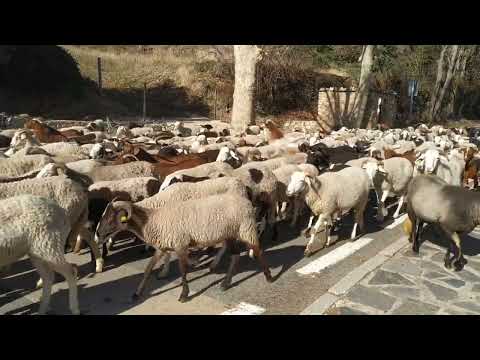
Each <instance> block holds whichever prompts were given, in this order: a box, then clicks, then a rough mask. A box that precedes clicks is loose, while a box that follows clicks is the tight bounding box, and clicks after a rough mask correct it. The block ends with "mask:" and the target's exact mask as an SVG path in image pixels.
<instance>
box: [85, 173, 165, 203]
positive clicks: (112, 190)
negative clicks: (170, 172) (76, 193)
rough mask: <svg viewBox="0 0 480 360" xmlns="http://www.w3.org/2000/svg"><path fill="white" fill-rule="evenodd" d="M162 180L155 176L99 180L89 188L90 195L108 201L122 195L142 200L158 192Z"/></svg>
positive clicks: (134, 200)
mask: <svg viewBox="0 0 480 360" xmlns="http://www.w3.org/2000/svg"><path fill="white" fill-rule="evenodd" d="M159 188H160V182H159V181H158V180H157V179H156V178H153V177H137V178H129V179H122V180H116V181H99V182H96V183H95V184H92V185H90V186H89V188H88V197H89V198H90V199H92V198H102V199H106V200H108V201H111V200H113V199H114V198H115V197H121V198H122V199H123V200H128V201H133V202H137V201H141V200H143V199H146V198H148V197H150V196H153V195H155V194H156V193H158V190H159Z"/></svg>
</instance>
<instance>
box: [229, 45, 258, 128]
mask: <svg viewBox="0 0 480 360" xmlns="http://www.w3.org/2000/svg"><path fill="white" fill-rule="evenodd" d="M233 53H234V58H235V88H234V92H233V108H232V127H233V129H234V130H235V131H237V132H243V131H244V130H245V129H246V128H247V127H248V126H249V125H251V124H254V123H255V99H254V95H255V77H256V65H257V62H258V61H260V60H261V57H262V51H261V49H260V48H259V47H257V46H256V45H234V46H233Z"/></svg>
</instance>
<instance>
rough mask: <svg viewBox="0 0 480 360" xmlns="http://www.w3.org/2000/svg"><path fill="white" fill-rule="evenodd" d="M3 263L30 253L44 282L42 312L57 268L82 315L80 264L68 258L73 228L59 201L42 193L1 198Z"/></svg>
mask: <svg viewBox="0 0 480 360" xmlns="http://www.w3.org/2000/svg"><path fill="white" fill-rule="evenodd" d="M0 208H1V209H2V211H1V212H0V223H1V224H2V226H0V267H2V266H5V265H9V264H11V263H13V262H15V261H17V260H19V259H20V258H22V257H23V256H25V255H28V256H29V257H30V260H31V262H32V264H33V266H34V267H35V268H36V269H37V271H38V273H39V275H40V277H41V279H42V282H43V284H44V286H43V292H42V298H41V302H40V308H39V314H41V315H43V314H45V313H46V312H47V310H48V307H49V304H50V296H51V292H52V285H53V281H54V271H55V272H58V273H59V274H61V275H62V276H63V277H64V278H65V279H66V280H67V283H68V287H69V305H70V311H71V312H72V314H75V315H79V314H80V310H79V306H78V294H77V280H76V277H77V268H76V267H75V266H74V265H71V264H69V263H68V262H67V261H66V259H65V254H64V247H65V243H66V241H67V237H68V235H69V232H70V223H69V221H68V218H67V216H66V213H65V210H64V209H62V208H61V207H60V206H59V205H57V204H56V203H55V201H53V200H50V199H45V198H42V197H39V196H32V195H18V196H14V197H10V198H8V199H5V200H0Z"/></svg>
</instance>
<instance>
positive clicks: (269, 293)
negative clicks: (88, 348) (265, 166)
mask: <svg viewBox="0 0 480 360" xmlns="http://www.w3.org/2000/svg"><path fill="white" fill-rule="evenodd" d="M394 210H395V207H393V208H391V209H390V216H389V217H388V218H387V219H386V221H385V223H384V224H382V225H381V226H380V225H379V224H377V223H376V221H375V220H374V218H373V215H374V209H372V208H368V209H367V214H366V217H365V218H366V219H367V220H369V221H368V222H367V231H366V234H365V235H364V236H362V237H361V238H359V239H357V240H356V241H355V242H351V241H350V240H349V239H348V238H349V234H350V232H351V229H352V218H351V215H347V216H346V217H345V219H344V220H342V223H341V224H340V230H339V231H337V233H336V234H335V235H336V236H335V237H336V238H337V239H338V240H337V241H336V242H335V243H334V244H333V245H331V246H330V247H328V248H325V249H323V250H321V251H319V252H317V253H315V254H314V255H313V256H311V257H308V258H305V257H304V255H303V252H304V248H305V245H306V243H307V240H306V238H305V237H304V236H303V235H302V234H300V230H298V229H294V228H291V227H290V226H289V225H288V223H283V222H282V223H280V225H279V238H278V239H277V240H276V241H275V242H273V241H271V239H270V235H271V233H270V232H269V231H267V232H266V233H265V234H264V236H263V238H262V244H263V247H264V249H265V259H266V260H267V262H268V263H269V265H270V268H271V271H272V275H273V276H274V278H275V279H276V280H275V282H273V283H268V282H266V280H265V278H264V275H263V273H262V272H261V270H260V267H259V265H258V263H257V262H256V261H255V260H252V259H250V258H249V257H248V255H247V254H246V253H243V254H242V256H241V259H240V262H239V266H238V271H237V273H236V274H235V276H234V277H233V280H232V287H231V288H229V289H228V290H227V291H222V290H221V289H220V286H219V285H220V282H221V280H222V279H223V278H224V276H225V273H226V269H227V266H228V260H229V259H228V256H225V257H224V258H223V260H222V262H221V263H220V266H219V268H218V270H217V271H216V273H211V272H210V271H209V269H208V264H209V262H210V261H211V259H212V257H208V256H205V257H204V258H202V261H201V263H200V264H199V265H198V266H197V267H196V268H194V269H192V271H191V272H190V273H189V275H188V280H189V286H190V298H189V301H188V302H186V303H180V302H178V297H179V295H180V291H181V287H180V273H179V270H178V263H177V261H176V259H175V258H174V257H173V259H172V264H171V267H170V274H169V276H168V278H166V279H157V278H156V277H155V276H152V277H151V278H150V281H149V282H148V284H147V287H146V291H145V295H144V297H143V298H141V299H140V300H139V301H136V302H133V301H132V299H131V296H132V295H133V293H134V291H135V289H136V287H137V286H138V284H139V282H140V281H141V279H142V276H143V271H144V269H145V267H146V265H147V263H148V260H149V258H150V256H151V255H152V253H151V252H146V253H145V252H144V251H142V249H143V246H142V245H141V244H140V243H138V242H135V241H133V240H128V241H123V242H122V241H119V242H117V243H116V244H115V246H114V248H113V251H112V252H111V253H110V256H109V258H108V259H107V262H106V264H105V270H104V272H103V273H101V274H92V265H91V263H89V260H90V255H89V254H88V252H87V251H86V250H84V251H82V253H81V254H80V255H76V254H67V258H68V260H69V261H70V262H72V263H75V264H77V265H78V266H79V277H80V278H79V281H78V287H79V302H80V308H81V311H82V313H83V314H222V313H225V312H226V313H232V312H233V313H238V312H239V313H249V314H299V313H301V312H302V311H303V310H304V309H305V308H307V307H308V306H309V305H310V304H312V303H313V302H315V300H316V299H318V298H319V297H320V296H321V295H323V294H324V293H325V292H326V291H327V290H328V289H329V288H330V287H331V286H333V285H334V284H335V283H337V282H338V281H339V280H341V279H342V278H343V277H344V276H345V275H346V274H348V273H349V272H351V271H352V270H353V269H355V268H357V267H358V266H360V265H361V264H362V263H364V262H365V261H367V260H368V259H370V258H372V257H373V256H375V255H376V254H377V253H378V252H379V251H381V250H383V249H384V248H386V247H387V246H389V245H391V244H392V243H393V242H395V241H396V240H398V239H399V238H401V237H402V236H403V233H402V231H401V227H399V226H396V227H393V226H389V225H390V224H391V223H392V219H391V215H392V213H393V211H394ZM301 222H303V225H306V223H307V222H308V219H307V217H306V216H305V217H303V218H302V219H301ZM396 223H397V225H398V223H399V221H397V222H396ZM394 225H395V224H394ZM37 279H38V275H37V274H36V272H35V270H34V269H33V268H32V266H31V264H30V261H29V260H28V258H24V259H22V260H20V261H18V262H17V263H15V264H14V265H13V266H12V268H11V269H10V270H9V271H8V272H6V273H4V274H2V275H1V279H0V314H35V313H36V312H37V309H38V301H39V299H40V295H41V290H35V289H34V286H35V283H36V281H37ZM62 280H63V279H62V278H61V277H60V276H57V283H56V284H55V285H54V288H53V294H52V302H51V308H52V313H53V314H69V310H68V303H67V300H68V296H67V291H66V289H67V285H66V283H65V282H64V281H62Z"/></svg>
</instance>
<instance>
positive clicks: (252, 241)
mask: <svg viewBox="0 0 480 360" xmlns="http://www.w3.org/2000/svg"><path fill="white" fill-rule="evenodd" d="M199 214H201V216H199ZM212 224H214V226H212ZM119 231H130V232H133V233H134V234H135V235H137V236H138V237H139V238H141V239H142V240H143V241H145V242H146V243H147V244H150V245H152V246H154V247H155V248H156V252H155V254H154V256H153V257H152V259H151V260H150V263H149V264H148V265H147V268H146V269H145V275H144V278H143V280H142V282H141V283H140V285H139V287H138V288H137V291H136V292H135V294H134V298H138V297H140V296H141V294H142V292H143V289H144V286H145V284H146V281H147V279H148V277H149V275H150V273H151V270H152V269H153V267H154V266H155V264H156V263H157V262H158V261H159V260H160V259H161V257H162V256H163V255H164V253H165V252H166V251H170V250H174V251H175V252H176V254H177V256H178V259H179V264H180V271H181V273H182V293H181V295H180V298H179V301H180V302H185V301H187V300H188V295H189V287H188V283H187V272H188V248H189V247H191V246H198V247H209V246H214V245H216V244H219V243H223V242H225V241H226V242H227V243H228V244H229V246H230V247H231V249H232V260H231V263H230V267H229V270H228V273H227V276H226V277H225V279H224V280H223V282H222V284H221V288H222V289H223V290H226V289H228V288H229V287H230V284H231V280H232V276H233V272H234V269H235V267H236V265H237V263H238V260H239V258H240V255H239V250H238V248H237V246H236V245H237V244H236V240H238V241H240V242H242V243H244V244H246V245H247V247H249V248H250V249H251V250H252V251H253V253H254V255H255V257H256V258H257V260H258V261H259V263H260V264H261V266H262V268H263V272H264V274H265V278H266V279H267V281H269V282H272V281H273V278H272V276H271V273H270V270H269V268H268V265H267V263H266V262H265V261H264V259H263V256H262V251H261V250H260V245H259V241H258V235H257V231H256V223H255V211H254V209H253V206H252V204H251V203H250V202H249V201H248V200H247V199H245V198H243V197H241V196H238V195H233V194H232V195H227V194H223V195H215V196H210V197H208V198H203V199H199V200H189V201H185V202H182V203H180V204H176V205H172V206H168V207H164V208H159V209H148V208H146V207H142V206H140V205H138V204H132V203H131V202H125V201H113V202H112V203H110V204H109V205H108V206H107V209H106V210H105V213H104V215H103V217H102V219H101V221H100V223H99V224H98V227H97V231H96V233H97V239H98V243H99V244H102V242H104V241H105V239H106V238H107V237H109V236H112V235H113V234H115V233H118V232H119Z"/></svg>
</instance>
